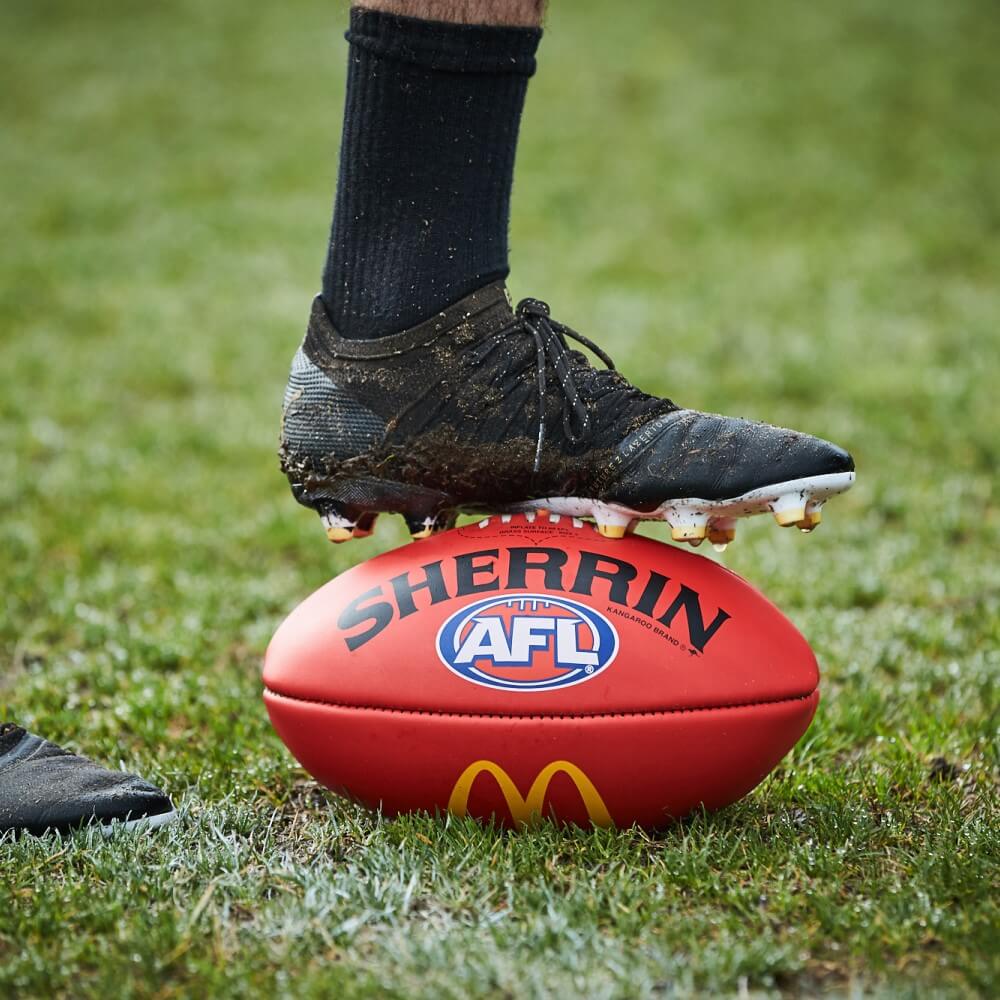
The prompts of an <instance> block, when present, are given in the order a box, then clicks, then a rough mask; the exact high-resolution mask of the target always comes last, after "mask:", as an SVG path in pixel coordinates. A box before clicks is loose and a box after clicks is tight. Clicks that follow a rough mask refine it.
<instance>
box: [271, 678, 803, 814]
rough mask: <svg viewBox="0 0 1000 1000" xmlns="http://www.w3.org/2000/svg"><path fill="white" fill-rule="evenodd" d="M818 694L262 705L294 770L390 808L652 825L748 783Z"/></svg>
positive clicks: (737, 793) (719, 802) (734, 794)
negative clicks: (551, 711) (391, 705)
mask: <svg viewBox="0 0 1000 1000" xmlns="http://www.w3.org/2000/svg"><path fill="white" fill-rule="evenodd" d="M818 700H819V693H818V692H816V691H814V692H812V693H811V694H809V695H807V696H805V697H800V698H793V699H787V700H783V701H775V702H767V703H761V704H754V705H746V706H742V707H737V708H717V709H710V710H704V711H678V712H647V713H644V714H635V715H626V714H608V715H600V716H590V717H559V718H546V717H537V716H536V717H522V718H503V717H496V716H489V717H475V716H462V715H447V714H440V713H434V712H423V713H418V712H398V711H397V712H393V711H382V710H372V709H365V708H357V707H353V708H352V707H342V706H336V705H329V704H322V703H318V702H305V701H299V700H295V699H291V698H288V697H284V696H282V695H280V694H276V693H274V692H271V691H267V692H266V693H265V701H266V703H267V708H268V712H269V714H270V716H271V720H272V722H273V724H274V726H275V729H276V730H277V731H278V734H279V735H280V736H281V738H282V739H283V740H284V741H285V743H286V744H287V745H288V747H289V748H290V749H291V751H292V752H293V753H294V754H295V756H296V758H297V759H298V760H299V761H300V763H301V764H302V765H303V767H305V768H306V770H307V771H309V772H310V773H311V774H313V775H314V776H315V777H316V778H318V779H319V780H320V781H322V782H323V783H325V784H327V785H329V786H330V787H332V788H334V789H335V790H337V791H340V792H343V793H345V794H348V795H350V796H351V797H353V798H356V799H358V800H360V801H361V802H363V803H364V804H366V805H368V806H371V807H376V806H379V805H381V807H382V809H383V810H384V812H385V813H386V814H387V815H390V816H392V815H395V814H398V813H403V812H410V811H415V810H429V811H432V812H433V811H435V810H440V811H445V810H446V809H448V808H449V806H450V807H451V809H452V811H455V812H458V813H460V814H461V813H466V814H468V815H471V816H476V817H479V818H483V819H488V818H490V817H491V816H495V817H496V818H497V819H498V820H499V821H500V822H502V823H504V824H506V825H511V824H512V823H514V822H515V821H516V820H522V819H527V818H528V817H529V816H530V815H532V814H538V813H541V814H544V815H553V814H554V815H555V816H556V817H557V818H558V819H560V820H562V821H566V822H573V823H577V824H579V825H583V826H587V825H589V824H590V823H592V822H596V823H599V824H602V825H603V824H604V823H605V822H606V821H612V822H614V823H617V824H619V825H629V824H631V823H633V822H635V823H639V824H640V825H643V826H646V827H650V828H655V827H657V826H662V825H664V824H665V823H666V822H668V821H669V820H670V819H671V818H676V817H679V816H683V815H685V814H687V813H689V812H691V811H692V810H694V809H698V808H700V807H702V806H704V807H705V808H707V809H717V808H720V807H721V806H724V805H728V804H729V803H731V802H733V801H735V800H736V799H738V798H740V797H741V796H743V795H745V794H746V793H747V792H748V791H750V790H751V789H752V788H753V787H755V786H756V785H757V784H758V783H759V782H760V781H761V780H762V779H763V778H764V777H765V776H766V775H767V774H768V773H769V772H770V771H771V769H772V768H773V767H774V766H775V765H776V764H777V763H778V761H779V760H780V759H781V758H782V757H783V756H784V755H785V754H786V753H787V752H788V750H789V749H790V748H791V747H792V746H793V745H794V744H795V743H796V742H797V740H798V739H799V738H800V737H801V735H802V734H803V733H804V732H805V730H806V729H807V728H808V726H809V723H810V721H811V720H812V717H813V714H814V713H815V710H816V705H817V703H818Z"/></svg>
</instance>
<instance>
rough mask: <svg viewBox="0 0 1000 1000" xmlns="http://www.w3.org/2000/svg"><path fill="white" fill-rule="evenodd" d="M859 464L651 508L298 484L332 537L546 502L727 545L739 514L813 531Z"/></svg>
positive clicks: (605, 530)
mask: <svg viewBox="0 0 1000 1000" xmlns="http://www.w3.org/2000/svg"><path fill="white" fill-rule="evenodd" d="M854 476H855V474H854V473H853V472H837V473H829V474H826V475H821V476H808V477H805V478H802V479H790V480H787V481H785V482H781V483H774V484H772V485H770V486H766V487H761V488H760V489H756V490H750V491H749V492H747V493H742V494H740V495H739V496H736V497H729V498H726V499H723V500H705V499H702V498H700V497H684V498H678V499H672V500H665V501H664V502H663V503H661V504H660V506H659V507H657V508H655V509H654V510H650V511H640V510H635V509H633V508H630V507H628V506H625V505H623V504H618V503H607V502H605V501H601V500H594V499H588V498H585V497H541V498H538V499H533V500H525V501H523V502H521V503H517V504H511V505H508V506H503V507H498V506H496V505H491V504H486V503H461V504H459V503H456V502H454V501H453V500H452V498H451V497H449V496H448V495H447V494H445V493H441V492H438V491H436V490H428V489H424V488H421V487H415V486H408V485H406V484H404V483H397V482H392V481H390V480H384V479H377V478H375V477H370V476H367V477H357V478H355V479H351V480H345V481H342V482H335V481H330V482H325V483H319V484H312V483H311V484H310V485H309V486H308V487H305V486H301V485H293V487H292V489H293V492H294V493H295V497H296V499H297V500H298V501H299V503H301V504H304V505H305V506H307V507H311V508H312V509H313V510H315V511H317V512H318V513H319V515H320V518H321V519H322V521H323V525H324V527H325V528H326V533H327V537H328V538H329V539H330V541H331V542H338V543H339V542H346V541H349V540H351V539H352V538H364V537H367V536H368V535H370V534H371V533H372V531H373V529H374V525H375V519H376V518H377V517H378V515H379V514H383V513H393V514H401V515H402V516H403V518H404V519H405V520H406V524H407V528H408V529H409V531H410V535H411V537H412V538H413V539H414V540H419V539H422V538H428V537H430V536H431V535H433V534H436V533H437V532H439V531H444V530H446V529H447V528H450V527H452V526H454V524H455V518H456V517H457V516H458V514H459V513H465V514H477V513H484V512H494V513H500V514H503V513H506V512H514V511H539V510H545V511H548V512H549V513H550V514H554V515H557V516H567V517H572V518H575V519H582V518H589V519H592V520H593V521H595V522H596V524H597V530H598V531H599V532H600V533H601V534H602V535H603V536H604V537H605V538H622V537H623V536H624V535H626V534H627V533H629V532H630V531H633V530H635V527H636V525H637V524H638V523H639V522H640V521H664V522H666V523H667V524H669V525H670V535H671V538H672V539H673V540H674V541H675V542H687V543H688V544H690V545H693V546H698V545H700V544H701V543H702V542H703V541H704V540H705V539H707V540H708V541H709V542H711V543H712V544H713V545H714V546H715V547H716V549H718V550H720V551H721V550H722V549H724V548H725V547H726V545H728V544H729V542H731V541H733V540H734V538H735V537H736V522H737V520H739V519H740V518H744V517H752V516H753V515H755V514H766V513H770V514H772V515H773V516H774V519H775V521H776V522H777V523H778V524H779V525H780V526H781V527H784V528H791V527H796V528H798V529H799V530H800V531H804V532H809V531H812V530H813V529H814V528H816V527H817V526H818V525H819V524H820V522H821V520H822V516H823V515H822V510H823V505H824V504H825V503H826V501H827V500H829V498H830V497H832V496H836V495H837V494H839V493H844V492H846V491H847V490H849V489H850V488H851V486H852V485H853V484H854Z"/></svg>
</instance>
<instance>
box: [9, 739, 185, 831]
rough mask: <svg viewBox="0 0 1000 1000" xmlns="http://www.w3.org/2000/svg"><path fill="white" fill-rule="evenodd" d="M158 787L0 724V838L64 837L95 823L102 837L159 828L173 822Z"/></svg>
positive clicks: (168, 806)
mask: <svg viewBox="0 0 1000 1000" xmlns="http://www.w3.org/2000/svg"><path fill="white" fill-rule="evenodd" d="M176 815H177V814H176V813H175V812H174V807H173V805H171V802H170V799H168V798H167V796H166V795H164V794H163V792H161V791H160V790H159V789H158V788H155V787H154V786H153V785H151V784H149V783H148V782H146V781H143V780H142V779H141V778H137V777H136V776H135V775H132V774H125V773H124V772H122V771H110V770H108V769H107V768H105V767H101V766H100V765H99V764H95V763H94V762H93V761H92V760H88V759H87V758H86V757H78V756H77V755H76V754H73V753H70V752H69V751H68V750H63V748H62V747H59V746H56V745H55V743H50V742H49V741H48V740H43V739H42V738H41V737H40V736H33V735H32V734H31V733H27V732H25V731H24V730H23V729H22V728H21V727H20V726H15V725H13V724H12V723H9V722H8V723H4V724H2V725H0V836H2V835H3V834H4V833H9V832H11V831H13V832H14V833H15V834H18V833H31V834H42V833H45V832H46V831H54V832H58V833H66V832H68V831H70V830H74V829H77V828H78V827H83V826H89V825H91V824H96V825H99V826H100V827H101V829H102V830H103V831H104V832H105V833H110V832H111V831H112V830H113V829H114V827H115V826H117V825H121V826H122V827H123V828H124V829H132V828H134V827H138V826H142V827H146V828H149V829H152V828H154V827H158V826H163V825H164V824H165V823H169V822H170V821H171V820H172V819H174V818H175V817H176Z"/></svg>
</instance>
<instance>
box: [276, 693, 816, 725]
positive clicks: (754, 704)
mask: <svg viewBox="0 0 1000 1000" xmlns="http://www.w3.org/2000/svg"><path fill="white" fill-rule="evenodd" d="M818 690H819V688H818V687H815V688H813V689H812V691H809V692H808V693H807V694H801V695H792V696H789V697H787V698H770V699H767V698H766V699H762V700H759V701H742V702H734V703H732V704H729V705H695V706H692V707H689V708H651V709H627V710H625V711H621V712H579V713H575V714H566V713H561V714H558V715H557V714H546V713H535V714H527V715H525V714H516V715H515V714H510V713H504V712H448V711H439V710H436V709H429V708H388V707H386V706H384V705H351V704H347V703H346V702H340V701H326V700H325V699H323V698H300V697H298V696H297V695H291V694H282V692H280V691H275V690H273V689H272V688H269V687H265V688H264V693H265V694H269V695H273V696H274V697H276V698H283V699H285V700H286V701H294V702H300V703H301V704H304V705H325V706H326V707H328V708H344V709H348V710H350V711H355V712H385V713H388V714H391V715H431V716H437V717H440V718H458V719H576V720H578V719H627V718H633V717H637V716H640V717H641V716H657V715H686V714H690V713H695V712H721V711H726V710H731V709H736V708H760V707H762V706H764V705H786V704H791V703H793V702H797V701H807V700H808V699H809V698H811V697H812V696H813V695H814V694H816V692H817V691H818Z"/></svg>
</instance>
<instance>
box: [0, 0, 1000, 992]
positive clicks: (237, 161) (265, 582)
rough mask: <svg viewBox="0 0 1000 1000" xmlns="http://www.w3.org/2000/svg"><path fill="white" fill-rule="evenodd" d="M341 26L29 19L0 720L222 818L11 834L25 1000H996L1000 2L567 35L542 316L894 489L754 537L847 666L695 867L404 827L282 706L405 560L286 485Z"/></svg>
mask: <svg viewBox="0 0 1000 1000" xmlns="http://www.w3.org/2000/svg"><path fill="white" fill-rule="evenodd" d="M342 28H343V12H342V10H341V9H340V8H337V7H335V6H334V5H332V4H329V3H313V2H306V0H298V2H295V3H292V4H272V5H257V6H255V7H250V8H248V7H247V5H246V4H238V3H235V2H233V0H213V2H212V3H195V2H194V0H181V2H178V3H174V4H170V5H158V4H132V3H125V2H122V0H109V2H107V3H102V4H99V5H96V6H95V5H79V4H71V3H68V2H62V3H57V2H49V0H42V2H38V3H28V2H27V0H14V2H12V3H7V4H4V6H3V8H2V11H0V78H2V81H3V86H2V87H0V109H2V111H0V114H2V120H3V123H4V127H3V141H2V143H0V185H2V191H3V197H2V199H0V222H2V232H3V240H2V241H0V416H2V423H0V554H2V558H0V593H2V598H0V601H2V603H0V607H2V618H0V718H3V717H7V718H16V719H18V720H19V721H21V722H22V724H24V725H26V726H29V727H32V728H36V729H38V730H40V731H42V732H43V733H45V734H46V735H49V736H50V737H52V738H53V739H58V740H60V741H64V742H66V743H68V744H69V745H71V746H72V747H74V748H77V749H82V750H85V751H86V752H88V753H90V754H91V755H93V756H96V757H98V758H101V759H104V760H107V761H110V762H114V763H115V764H117V763H118V762H119V761H121V762H122V763H123V764H124V766H126V767H127V768H129V769H133V770H138V771H140V772H141V773H143V774H145V775H148V776H149V777H151V778H153V779H155V780H157V781H158V782H161V783H163V784H164V785H165V786H166V787H167V788H169V789H170V791H171V792H172V793H173V794H174V795H175V797H176V799H177V801H178V803H179V805H180V807H181V809H182V812H183V817H182V820H181V822H179V823H177V824H175V825H174V826H173V827H172V828H169V829H167V830H164V831H163V832H162V833H160V834H159V835H156V836H152V837H148V838H135V837H131V836H118V837H116V838H113V839H111V840H107V841H105V840H103V839H101V838H99V837H97V836H94V835H90V834H83V835H79V836H76V837H73V838H70V839H68V840H65V841H60V840H58V839H54V838H45V839H40V840H30V839H24V840H21V841H19V842H18V843H16V844H12V843H10V842H5V843H2V844H0V993H3V994H4V995H5V996H10V997H22V996H23V997H29V996H98V995H101V996H105V997H107V996H114V997H146V996H149V997H153V996H155V997H163V998H166V997H172V996H213V997H214V996H256V995H274V994H277V995H296V996H334V995H335V996H342V997H366V996H375V995H384V996H394V997H408V996H414V995H420V996H435V997H437V996H444V997H459V996H462V997H465V996H496V997H505V996H516V997H521V996H525V997H549V996H551V997H561V996H568V995H572V994H580V995H585V996H588V997H605V996H632V995H636V996H639V995H650V994H655V995H668V996H669V995H685V994H689V993H692V992H701V993H704V992H722V993H728V994H741V995H746V994H747V993H749V994H756V993H758V992H760V993H770V992H779V991H787V992H790V993H818V992H833V993H840V994H850V995H852V996H857V995H862V994H865V995H868V994H876V995H894V996H895V995H912V996H926V995H931V994H934V995H955V996H962V995H970V994H980V995H983V996H989V995H993V996H995V995H996V993H997V991H998V989H1000V917H998V905H997V900H998V893H1000V884H998V870H1000V869H998V860H1000V859H998V855H1000V832H998V831H1000V809H998V796H997V774H998V763H1000V761H998V743H997V730H998V696H997V672H998V664H1000V656H998V638H1000V561H998V554H1000V518H998V513H997V507H996V498H995V494H994V484H995V477H996V469H997V465H998V459H1000V435H998V429H997V428H998V418H997V414H998V410H997V396H998V386H1000V361H998V356H1000V329H998V328H1000V284H998V275H1000V238H998V237H1000V171H998V169H997V164H998V162H1000V123H998V119H997V116H996V103H995V102H996V80H997V61H996V59H997V57H996V53H997V51H998V49H1000V16H998V12H997V9H996V6H995V4H994V3H992V2H990V0H979V2H977V0H955V2H952V3H947V4H943V3H935V2H932V0H915V2H911V3H906V4H899V3H894V2H891V0H847V2H845V3H841V4H837V5H832V6H831V5H815V4H792V3H788V2H785V3H781V2H777V0H773V2H772V0H764V2H762V3H757V4H741V3H737V2H735V0H725V2H721V3H719V4H715V5H710V6H708V7H706V6H705V5H704V4H696V3H693V2H686V0H685V2H681V3H677V4H669V5H667V4H661V3H658V2H656V0H646V2H640V0H632V2H630V3H627V4H614V5H612V4H607V3H600V2H597V0H593V2H589V0H588V2H582V0H561V2H556V3H555V5H554V9H553V11H552V17H551V22H550V28H551V30H550V32H549V35H548V36H547V37H546V39H545V41H544V42H543V46H542V52H541V63H540V72H539V74H538V76H537V77H536V78H535V80H534V81H533V83H532V85H531V88H530V92H529V102H528V109H527V112H526V116H525V121H524V127H523V132H522V144H521V149H520V159H519V168H518V175H517V181H516V185H515V216H514V219H513V225H512V240H513V248H514V250H513V267H514V274H513V279H512V290H513V291H514V293H515V295H518V294H529V293H530V294H535V295H539V296H542V297H544V298H546V299H548V300H549V301H550V302H551V303H552V304H553V309H554V312H555V314H556V315H557V316H558V317H559V318H560V319H562V320H564V321H565V322H568V323H570V324H571V325H572V326H574V327H576V328H578V329H581V330H583V331H584V332H586V333H588V334H590V335H592V336H594V337H595V338H597V339H598V340H599V341H600V342H601V343H603V344H604V346H605V347H607V348H608V349H609V350H610V351H611V352H612V354H613V355H614V356H615V358H616V360H617V361H618V363H619V366H620V367H621V368H623V369H624V370H625V371H626V373H629V374H631V375H632V376H633V377H635V378H636V380H637V381H639V382H640V384H642V385H643V386H644V387H645V388H647V389H650V390H655V391H657V392H662V393H664V394H667V395H670V396H672V397H674V398H675V399H679V400H681V401H682V402H683V403H685V404H687V405H691V406H696V407H698V408H702V409H715V410H721V411H724V412H730V413H738V414H741V415H746V416H753V417H758V418H762V419H768V420H771V421H773V422H776V423H784V424H791V425H794V426H796V427H801V428H803V429H807V430H810V431H813V432H814V433H818V434H821V435H824V436H827V437H830V438H833V439H835V440H837V441H839V442H842V443H844V444H846V445H847V446H849V447H850V448H851V450H852V451H853V452H854V453H855V456H856V458H857V460H858V465H859V470H860V476H859V482H858V485H857V487H856V489H855V490H854V491H853V492H852V493H851V494H850V495H849V496H847V497H846V498H844V499H843V500H841V501H839V502H835V503H834V504H833V505H831V507H830V508H829V514H828V517H827V521H826V523H825V524H824V526H823V528H822V529H821V530H820V531H818V532H816V533H815V534H814V535H812V536H810V537H800V536H799V535H798V533H797V532H781V531H779V530H778V529H776V528H775V527H774V526H773V524H771V523H769V522H768V523H765V521H764V519H759V521H757V522H754V523H752V524H750V525H747V526H745V527H744V528H743V530H742V532H741V537H740V539H739V542H738V544H737V545H735V546H734V547H732V548H731V549H730V551H729V552H728V553H727V554H726V556H725V561H726V562H727V564H728V565H729V566H731V567H732V568H733V569H735V570H736V571H737V572H739V573H741V574H743V575H744V576H746V577H747V578H749V579H750V580H751V581H753V582H754V583H755V584H756V585H757V586H759V587H761V588H762V589H763V590H764V591H765V592H766V593H768V594H769V595H770V596H771V597H772V598H773V599H774V600H775V601H776V602H777V603H778V604H779V605H780V606H781V607H783V608H784V609H785V610H786V611H787V613H788V614H789V615H790V616H791V617H792V619H793V620H794V621H795V622H796V623H797V624H798V626H799V627H800V628H801V629H802V630H803V632H804V633H805V634H806V636H807V637H808V638H809V640H810V641H811V642H812V643H813V645H814V647H815V649H816V652H817V654H818V656H819V659H820V662H821V666H822V669H823V673H824V677H823V702H822V705H821V708H820V712H819V715H818V717H817V719H816V722H815V723H814V725H813V727H812V729H811V730H810V732H809V734H808V735H807V736H806V738H805V739H804V740H803V742H802V743H801V744H800V746H799V747H798V748H797V749H796V750H795V751H794V752H793V754H792V755H791V756H790V757H789V758H788V759H787V760H786V761H785V762H784V763H783V764H782V766H781V767H780V768H779V769H778V770H777V771H776V772H775V773H774V774H773V775H772V776H771V777H770V778H769V779H768V780H767V781H765V782H764V784H763V785H762V786H761V787H760V788H758V789H757V791H755V792H754V793H753V794H752V795H751V796H750V797H749V798H747V799H746V800H745V801H744V802H742V803H740V804H738V805H736V806H733V807H731V808H729V809H728V810H725V811H724V812H722V813H720V814H717V815H714V816H699V817H696V818H694V819H692V820H690V821H687V822H685V823H682V824H679V825H677V826H675V827H674V828H672V829H670V830H668V831H666V832H664V833H663V834H661V835H659V836H657V837H649V836H646V835H643V834H641V833H637V832H633V831H627V830H626V831H620V832H600V833H586V832H581V831H575V832H574V831H560V830H557V829H553V828H551V827H544V826H543V827H542V828H539V829H537V830H534V831H531V832H527V833H524V834H522V835H515V836H511V835H504V834H501V833H498V832H494V831H489V830H483V829H480V828H478V827H476V826H474V825H472V824H468V823H465V822H458V821H451V822H448V823H439V822H437V821H435V820H433V819H430V818H412V819H407V820H405V821H397V822H382V821H380V820H379V819H378V818H376V817H374V816H371V815H367V814H365V813H363V812H362V811H360V810H358V809H355V808H354V807H352V806H349V805H346V804H344V803H342V802H339V801H337V800H335V799H333V798H332V797H330V796H328V795H327V794H325V793H324V792H322V791H320V790H318V789H317V788H316V787H315V786H314V785H313V784H311V783H310V781H309V780H308V779H307V778H306V777H305V775H304V774H303V773H302V772H301V771H300V770H298V769H297V768H296V767H295V766H294V764H293V762H292V760H291V759H290V757H289V755H288V754H287V753H286V752H285V750H284V748H283V747H282V746H281V744H280V743H279V741H278V739H277V738H276V736H275V735H274V734H273V732H272V731H271V729H270V727H269V725H268V722H267V720H266V717H265V714H264V711H263V707H262V705H261V702H260V679H259V669H260V665H261V656H262V653H263V650H264V647H265V645H266V643H267V640H268V638H269V636H270V634H271V632H272V631H273V629H274V628H275V626H276V625H277V623H278V622H279V621H280V619H281V618H282V617H283V615H284V614H285V613H286V612H287V611H288V610H289V609H290V608H291V607H293V606H294V605H295V604H296V603H297V602H298V601H299V600H301V598H302V597H304V596H305V595H306V594H307V593H309V592H310V591H311V590H313V589H314V588H315V587H316V586H318V585H319V584H320V583H322V582H323V581H324V580H326V579H327V578H328V577H329V576H331V575H332V574H334V573H336V572H338V571H339V570H342V569H344V568H346V567H347V566H348V565H350V564H351V562H352V561H355V560H358V559H361V558H365V557H367V556H369V555H372V554H374V553H375V552H377V551H380V550H382V549H386V548H389V547H391V546H394V545H396V544H398V543H399V542H401V541H402V538H403V536H402V531H401V523H399V524H393V523H392V521H391V519H383V521H384V522H385V523H383V524H381V526H380V528H379V532H378V534H377V537H376V538H375V539H374V540H371V541H370V542H368V543H355V544H352V545H349V546H343V547H339V548H337V549H333V548H332V547H330V546H328V545H327V544H326V543H325V541H324V539H323V537H322V532H321V530H320V526H319V523H318V521H317V519H315V518H314V517H313V516H312V515H311V514H309V513H307V512H306V511H304V510H301V509H298V508H297V507H296V506H295V505H294V504H293V502H292V501H291V499H290V497H289V496H288V494H287V490H286V486H285V484H284V482H283V480H282V478H281V476H280V475H279V473H278V471H277V460H276V456H275V449H276V436H277V410H278V406H279V401H280V398H281V394H282V391H283V387H284V381H285V378H286V374H287V365H288V361H289V359H290V357H291V354H292V353H293V351H294V349H295V346H296V344H297V342H298V339H299V337H300V335H301V331H302V329H303V327H304V323H305V319H306V313H307V308H308V304H309V299H310V296H311V295H312V294H313V292H314V290H315V289H316V287H317V283H318V275H319V269H320V266H321V262H322V258H323V254H324V248H325V234H326V230H327V226H328V222H329V219H328V207H329V205H330V203H331V198H332V180H333V176H334V163H335V154H336V147H337V139H338V135H339V119H340V103H341V98H342V89H341V88H342V78H343V66H344V63H345V46H344V44H343V42H342V41H341V40H340V39H339V34H340V32H341V31H342ZM529 278H530V284H529V281H528V279H529Z"/></svg>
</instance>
